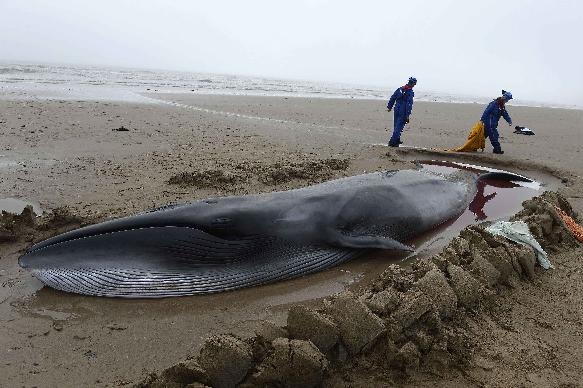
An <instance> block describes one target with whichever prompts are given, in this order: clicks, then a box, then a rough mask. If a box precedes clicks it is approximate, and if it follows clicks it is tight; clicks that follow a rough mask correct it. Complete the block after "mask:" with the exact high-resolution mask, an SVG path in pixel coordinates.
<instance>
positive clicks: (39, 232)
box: [0, 206, 89, 243]
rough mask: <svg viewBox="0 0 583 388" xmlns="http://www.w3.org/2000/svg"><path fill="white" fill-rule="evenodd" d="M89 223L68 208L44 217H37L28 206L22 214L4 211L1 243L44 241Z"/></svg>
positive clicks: (0, 233)
mask: <svg viewBox="0 0 583 388" xmlns="http://www.w3.org/2000/svg"><path fill="white" fill-rule="evenodd" d="M88 222H89V220H87V219H85V218H83V217H79V216H77V215H75V214H73V213H72V212H71V210H70V209H69V208H66V207H61V208H56V209H54V210H52V211H50V212H47V213H45V214H43V215H42V217H36V216H35V214H34V211H33V210H32V206H27V207H26V208H24V210H23V211H22V213H20V214H12V213H7V212H5V211H3V212H2V213H1V214H0V243H4V242H15V241H34V240H38V239H43V238H47V237H50V236H52V235H55V234H57V233H62V232H64V231H65V230H68V229H73V228H76V227H79V226H81V225H84V224H87V223H88Z"/></svg>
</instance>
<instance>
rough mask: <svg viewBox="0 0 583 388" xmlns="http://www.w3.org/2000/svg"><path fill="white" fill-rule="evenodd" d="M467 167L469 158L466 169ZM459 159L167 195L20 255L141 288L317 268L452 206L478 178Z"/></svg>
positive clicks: (74, 280)
mask: <svg viewBox="0 0 583 388" xmlns="http://www.w3.org/2000/svg"><path fill="white" fill-rule="evenodd" d="M470 170H471V169H470ZM484 178H490V179H492V178H493V179H503V180H523V181H524V180H527V181H528V179H526V178H524V177H521V176H518V175H513V174H510V173H503V172H494V173H487V174H482V175H480V174H477V173H475V172H473V171H468V170H464V169H461V170H459V171H458V172H456V173H455V174H451V175H443V174H437V173H432V172H431V171H426V170H424V169H422V168H418V169H416V170H398V171H387V172H375V173H371V174H365V175H359V176H353V177H348V178H342V179H337V180H333V181H329V182H325V183H321V184H318V185H314V186H310V187H306V188H302V189H296V190H290V191H283V192H274V193H268V194H259V195H246V196H238V197H223V198H212V199H207V200H201V201H195V202H191V203H185V204H178V205H171V206H167V207H163V208H159V209H154V210H152V211H149V212H145V213H141V214H138V215H135V216H130V217H125V218H120V219H116V220H112V221H107V222H103V223H100V224H96V225H91V226H87V227H84V228H80V229H77V230H74V231H71V232H68V233H64V234H62V235H59V236H56V237H53V238H50V239H48V240H45V241H43V242H40V243H38V244H36V245H34V246H32V247H31V248H30V249H29V250H28V251H27V252H26V254H25V255H23V256H22V257H21V258H20V259H19V263H20V265H21V266H22V267H24V268H26V269H28V270H30V271H31V272H32V274H33V275H34V276H35V277H36V278H38V279H39V280H41V281H42V282H44V283H45V284H47V285H48V286H50V287H53V288H56V289H59V290H63V291H68V292H74V293H80V294H86V295H97V296H109V297H128V298H148V297H168V296H180V295H193V294H203V293H213V292H220V291H227V290H233V289H237V288H241V287H249V286H254V285H259V284H263V283H268V282H274V281H278V280H283V279H289V278H293V277H297V276H301V275H305V274H308V273H312V272H316V271H320V270H323V269H326V268H330V267H332V266H335V265H338V264H340V263H342V262H345V261H347V260H350V259H352V258H355V257H357V256H359V255H361V254H363V253H364V252H367V251H368V250H370V249H391V250H405V251H407V250H412V249H411V248H410V247H409V246H407V245H406V242H407V240H409V239H411V238H413V237H416V236H418V235H420V234H422V233H424V232H426V231H429V230H431V229H433V228H435V227H437V226H439V225H441V224H443V223H444V222H447V221H449V220H451V219H453V218H456V217H458V216H459V215H460V214H461V213H463V211H464V210H465V209H466V208H467V207H468V204H470V203H471V202H472V200H473V198H474V195H475V193H476V187H477V182H478V181H479V180H480V179H484Z"/></svg>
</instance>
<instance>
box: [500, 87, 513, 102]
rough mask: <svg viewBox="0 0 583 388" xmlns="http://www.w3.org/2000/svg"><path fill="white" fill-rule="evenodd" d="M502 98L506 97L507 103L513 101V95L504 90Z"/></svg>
mask: <svg viewBox="0 0 583 388" xmlns="http://www.w3.org/2000/svg"><path fill="white" fill-rule="evenodd" d="M502 97H504V98H505V99H506V101H509V100H512V93H510V92H507V91H506V90H502Z"/></svg>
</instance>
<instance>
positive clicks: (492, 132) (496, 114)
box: [480, 100, 512, 151]
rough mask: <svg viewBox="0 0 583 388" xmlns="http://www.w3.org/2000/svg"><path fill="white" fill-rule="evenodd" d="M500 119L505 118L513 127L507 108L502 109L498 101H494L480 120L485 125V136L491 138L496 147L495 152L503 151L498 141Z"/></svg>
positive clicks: (493, 145)
mask: <svg viewBox="0 0 583 388" xmlns="http://www.w3.org/2000/svg"><path fill="white" fill-rule="evenodd" d="M500 117H504V120H506V121H507V122H508V124H510V125H512V119H511V118H510V115H509V114H508V112H507V111H506V108H505V107H504V108H500V106H499V105H498V103H497V102H496V100H494V101H492V102H491V103H489V104H488V106H487V107H486V110H484V113H483V114H482V118H481V119H480V120H481V121H482V122H483V123H484V135H485V137H489V138H490V143H492V147H494V151H501V150H502V148H501V147H500V142H499V141H498V121H499V120H500Z"/></svg>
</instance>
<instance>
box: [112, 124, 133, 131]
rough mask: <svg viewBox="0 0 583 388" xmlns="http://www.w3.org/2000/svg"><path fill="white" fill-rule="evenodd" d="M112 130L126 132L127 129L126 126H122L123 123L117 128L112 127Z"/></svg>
mask: <svg viewBox="0 0 583 388" xmlns="http://www.w3.org/2000/svg"><path fill="white" fill-rule="evenodd" d="M112 131H117V132H128V131H129V129H127V128H126V127H124V126H123V125H122V126H121V127H119V128H113V129H112Z"/></svg>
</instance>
